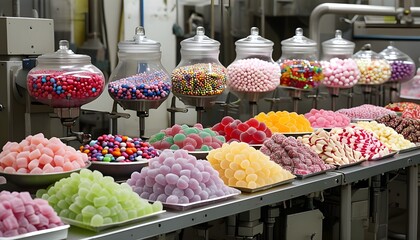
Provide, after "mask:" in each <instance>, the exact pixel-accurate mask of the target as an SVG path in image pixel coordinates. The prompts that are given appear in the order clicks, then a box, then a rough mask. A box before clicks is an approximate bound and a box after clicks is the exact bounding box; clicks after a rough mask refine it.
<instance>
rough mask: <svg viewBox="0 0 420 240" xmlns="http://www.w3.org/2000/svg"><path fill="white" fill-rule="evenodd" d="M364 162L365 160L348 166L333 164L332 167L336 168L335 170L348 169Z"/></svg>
mask: <svg viewBox="0 0 420 240" xmlns="http://www.w3.org/2000/svg"><path fill="white" fill-rule="evenodd" d="M364 161H366V160H365V159H363V160H361V161H358V162H354V163H349V164H342V165H338V164H334V166H336V169H343V168H348V167H352V166H355V165H359V164H362V162H364Z"/></svg>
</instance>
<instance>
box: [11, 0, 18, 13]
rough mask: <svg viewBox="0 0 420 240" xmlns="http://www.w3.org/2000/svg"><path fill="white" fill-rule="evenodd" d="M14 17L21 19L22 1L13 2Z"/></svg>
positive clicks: (15, 0) (13, 0)
mask: <svg viewBox="0 0 420 240" xmlns="http://www.w3.org/2000/svg"><path fill="white" fill-rule="evenodd" d="M12 16H13V17H20V0H12Z"/></svg>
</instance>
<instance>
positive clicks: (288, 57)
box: [278, 28, 324, 90]
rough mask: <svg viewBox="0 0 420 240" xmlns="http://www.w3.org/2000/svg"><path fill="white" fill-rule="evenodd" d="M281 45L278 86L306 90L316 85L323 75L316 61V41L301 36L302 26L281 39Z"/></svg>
mask: <svg viewBox="0 0 420 240" xmlns="http://www.w3.org/2000/svg"><path fill="white" fill-rule="evenodd" d="M281 45H282V47H281V50H282V56H281V58H280V59H279V60H278V63H279V64H280V69H281V77H280V86H281V87H286V88H297V89H307V90H310V89H313V88H316V87H318V85H319V84H320V83H321V81H322V80H323V78H324V75H323V73H322V68H321V64H320V63H319V62H318V61H317V60H318V58H317V45H316V42H315V41H313V40H311V39H309V38H307V37H305V36H303V30H302V28H297V29H296V35H295V36H293V37H292V38H289V39H286V40H283V41H282V42H281Z"/></svg>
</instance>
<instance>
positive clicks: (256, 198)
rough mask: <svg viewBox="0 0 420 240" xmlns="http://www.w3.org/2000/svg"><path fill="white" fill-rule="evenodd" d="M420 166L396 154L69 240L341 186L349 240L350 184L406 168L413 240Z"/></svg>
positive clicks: (139, 235) (207, 217)
mask: <svg viewBox="0 0 420 240" xmlns="http://www.w3.org/2000/svg"><path fill="white" fill-rule="evenodd" d="M419 163H420V150H417V151H413V152H408V153H404V154H397V155H395V156H394V157H392V158H388V159H384V160H381V161H369V162H364V163H362V164H361V165H356V166H352V167H349V168H345V169H340V170H336V171H332V172H328V173H325V174H322V175H318V176H313V177H310V178H307V179H304V180H296V181H294V182H292V183H290V184H287V185H282V186H278V187H274V188H272V189H268V190H265V191H261V192H256V193H252V194H246V193H244V194H241V195H238V196H235V197H234V198H232V199H229V200H227V201H223V202H219V203H214V204H211V205H208V206H203V207H198V208H194V209H191V210H187V211H182V212H180V211H172V210H169V211H167V212H165V213H163V214H161V215H158V216H155V217H152V218H150V219H147V220H145V221H143V222H139V223H135V224H130V225H127V226H122V227H119V228H113V229H109V230H105V231H103V232H100V233H95V232H92V231H88V230H84V229H80V228H77V227H73V226H72V227H71V228H70V230H69V236H68V239H125V240H126V239H143V238H147V237H152V236H157V235H160V234H164V233H168V232H171V231H175V230H178V229H182V228H187V227H191V226H194V225H197V224H200V223H204V222H209V221H212V220H215V219H219V218H223V217H226V216H230V215H234V214H237V213H240V212H245V211H248V210H251V209H255V208H258V207H262V206H266V205H270V204H273V203H278V202H282V201H285V200H288V199H292V198H295V197H299V196H303V195H307V194H310V193H313V192H318V191H322V190H325V189H329V188H333V187H338V186H341V189H342V204H341V208H342V210H341V212H342V214H341V215H342V216H341V224H340V225H341V231H340V235H341V236H340V239H350V238H351V225H350V223H351V219H350V218H351V215H350V214H346V213H351V194H349V191H350V193H351V183H353V182H357V181H359V180H363V179H367V178H370V177H373V176H375V175H379V174H382V173H385V172H389V171H393V170H397V169H400V168H408V169H409V173H410V174H409V176H410V177H409V178H408V179H409V180H408V185H409V188H410V193H409V194H410V196H409V199H408V200H409V205H408V206H409V207H410V209H409V221H410V224H408V225H409V226H408V236H409V238H408V239H416V237H414V236H417V218H418V216H417V208H418V185H417V181H418V179H417V167H418V164H419ZM414 173H415V174H414ZM414 178H415V179H414ZM414 180H415V181H414ZM414 183H415V184H414ZM414 185H415V186H414ZM414 210H415V211H414ZM343 215H344V216H343ZM411 237H413V238H411Z"/></svg>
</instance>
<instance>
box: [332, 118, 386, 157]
mask: <svg viewBox="0 0 420 240" xmlns="http://www.w3.org/2000/svg"><path fill="white" fill-rule="evenodd" d="M330 134H331V135H336V136H335V138H336V140H338V141H340V142H341V143H343V144H347V145H349V146H350V147H351V148H352V149H353V150H356V151H359V152H360V153H362V156H363V158H365V159H368V160H374V159H375V158H380V157H383V156H385V155H387V154H389V153H390V151H389V148H387V147H386V146H385V145H384V144H383V143H382V142H381V141H379V140H378V139H377V138H376V137H374V135H373V133H371V132H368V131H366V130H364V129H363V128H360V127H357V126H355V125H351V126H349V127H346V128H333V129H332V130H331V132H330Z"/></svg>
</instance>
